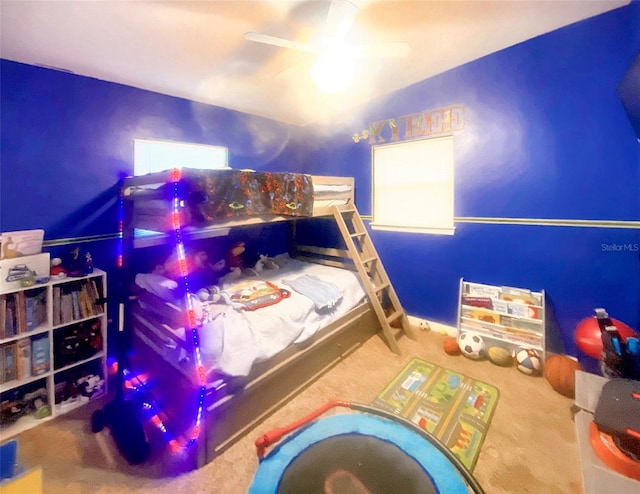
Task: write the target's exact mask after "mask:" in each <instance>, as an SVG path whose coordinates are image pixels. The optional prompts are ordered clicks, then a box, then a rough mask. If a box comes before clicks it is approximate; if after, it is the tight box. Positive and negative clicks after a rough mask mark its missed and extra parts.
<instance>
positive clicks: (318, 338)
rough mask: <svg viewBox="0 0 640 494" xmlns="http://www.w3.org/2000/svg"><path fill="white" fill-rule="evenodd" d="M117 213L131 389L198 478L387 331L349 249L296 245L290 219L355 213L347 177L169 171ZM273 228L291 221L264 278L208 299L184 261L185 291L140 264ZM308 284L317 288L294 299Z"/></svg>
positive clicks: (147, 181) (247, 277) (256, 275)
mask: <svg viewBox="0 0 640 494" xmlns="http://www.w3.org/2000/svg"><path fill="white" fill-rule="evenodd" d="M122 205H123V223H122V230H123V235H122V238H123V252H122V254H123V256H122V257H123V263H122V265H123V273H124V276H123V280H124V285H125V286H126V287H127V290H128V292H129V296H128V298H127V300H126V302H125V303H123V321H124V327H125V328H126V332H127V334H128V335H129V337H130V347H131V351H130V354H129V358H128V360H129V365H130V371H131V374H130V375H131V376H132V378H131V379H130V381H131V382H133V383H134V384H133V386H132V387H133V388H135V389H142V390H143V391H144V393H146V394H147V395H149V396H152V399H151V400H149V399H147V400H146V401H147V402H152V405H151V407H152V409H153V410H154V412H153V413H152V415H153V418H154V420H155V422H156V423H157V424H160V429H161V430H162V431H164V433H165V435H166V438H167V440H168V441H169V442H170V443H172V445H173V447H174V449H175V447H177V448H178V449H181V448H182V449H184V450H188V451H189V454H188V457H189V462H190V463H191V466H192V467H194V468H199V467H201V466H203V465H204V464H206V463H209V462H210V461H211V460H212V459H213V458H215V457H216V456H217V455H218V454H220V452H222V451H223V450H224V449H225V448H227V447H228V446H230V445H231V444H232V443H233V442H234V441H236V440H237V439H239V438H240V437H241V436H242V435H243V434H245V433H246V432H248V431H249V430H250V429H251V428H252V427H254V426H255V425H257V424H258V423H259V422H260V421H261V420H263V419H264V418H265V417H266V416H267V415H268V414H270V413H272V412H273V411H274V410H275V409H277V408H278V407H280V406H281V405H282V404H284V403H286V402H287V401H288V400H289V399H291V398H292V397H293V396H294V395H295V394H296V393H298V392H299V391H300V390H302V389H303V388H304V387H305V386H306V385H308V384H309V383H311V382H312V381H313V380H315V379H316V378H317V377H319V375H321V374H322V373H323V372H325V371H326V370H328V369H329V368H331V367H332V366H333V365H335V364H336V363H338V362H339V361H340V360H342V359H344V358H345V357H346V356H347V355H349V354H350V353H352V352H353V351H354V350H355V349H357V348H358V347H359V346H360V345H362V343H363V342H364V341H366V340H367V339H368V338H370V337H371V336H372V335H374V334H375V333H376V332H377V331H378V330H379V329H380V326H381V324H382V325H383V329H384V326H387V320H386V319H382V320H381V317H380V314H381V313H380V310H381V308H380V306H379V304H376V303H375V301H374V303H372V299H375V297H374V296H372V294H373V293H374V292H372V291H371V290H372V288H371V286H372V285H373V284H375V283H376V280H375V279H371V278H369V276H368V275H365V274H364V273H365V271H363V265H362V263H361V262H354V259H353V257H354V256H353V253H354V250H353V248H354V246H353V244H352V245H351V248H349V244H348V243H347V244H345V240H347V241H348V242H350V240H349V239H338V243H337V244H336V245H335V246H330V247H327V246H326V245H325V246H320V247H318V246H313V245H302V244H299V243H298V241H297V228H296V225H297V224H298V220H301V219H304V220H305V221H309V220H310V219H312V218H321V217H323V218H325V220H326V218H329V219H330V220H331V219H332V217H333V218H338V217H341V216H340V215H341V214H342V213H340V212H341V211H345V210H346V211H355V206H354V183H353V178H351V177H329V176H315V175H307V174H296V173H273V172H255V171H248V170H230V169H225V170H207V171H203V170H193V169H182V170H177V169H176V170H168V171H166V172H161V173H153V174H148V175H144V176H138V177H128V178H125V179H124V181H123V185H122ZM358 218H359V217H358ZM276 222H286V225H287V226H288V231H289V232H290V236H291V240H290V243H289V244H288V245H289V248H288V251H287V252H283V253H280V254H279V255H275V256H273V257H264V258H261V259H260V260H261V261H265V262H268V263H270V265H271V266H270V267H271V268H272V269H268V268H267V267H266V266H265V265H264V263H263V265H261V266H260V269H256V268H258V265H257V264H256V266H252V267H251V269H249V270H248V271H249V272H248V274H247V273H245V272H244V271H242V272H239V271H234V272H233V273H227V275H226V276H224V277H222V278H221V279H219V280H216V285H215V286H213V287H208V288H207V289H205V291H204V292H203V291H202V287H199V288H200V289H199V291H198V292H197V293H194V292H195V289H194V288H193V287H191V290H190V288H189V286H188V281H189V270H190V269H191V267H190V266H189V264H188V262H187V261H186V260H185V259H184V258H183V259H182V263H181V264H180V267H181V269H182V273H183V274H184V275H185V276H184V280H185V282H186V283H185V284H183V285H182V286H181V287H178V284H177V283H175V282H174V283H173V284H170V283H167V282H166V281H167V280H164V279H163V276H164V273H163V274H161V275H160V276H159V278H160V281H158V276H155V275H153V274H152V275H151V276H147V275H148V274H149V273H140V272H139V269H138V267H137V265H136V259H139V256H138V257H136V254H141V255H142V257H146V251H147V249H149V251H151V250H153V248H154V247H157V246H171V248H172V249H174V247H175V249H174V251H175V252H177V253H179V254H182V255H184V251H185V246H188V245H189V244H190V243H191V242H196V241H198V242H200V241H203V240H204V239H212V238H213V239H215V238H218V237H220V236H227V235H228V234H229V232H230V231H231V229H233V228H235V227H246V226H247V225H257V224H262V225H265V224H269V223H276ZM345 232H346V230H344V229H342V233H343V236H344V235H347V236H349V235H348V234H347V233H345ZM339 236H340V235H338V237H339ZM230 274H233V275H234V276H230ZM238 276H239V277H238ZM303 278H304V281H309V280H313V281H314V282H315V281H319V282H320V283H322V285H321V287H320V288H318V286H311V287H310V288H309V287H308V286H306V287H305V286H302V287H301V286H300V284H299V283H298V282H300V281H301V280H303ZM377 282H378V283H379V281H377ZM297 283H298V284H297ZM245 284H247V285H250V286H249V288H248V289H247V290H243V288H244V285H245ZM385 285H388V283H386V284H385ZM238 286H240V287H241V288H240V289H239V290H238V289H236V288H237V287H238ZM336 289H337V290H338V291H339V295H338V296H336V294H335V293H333V294H331V290H336ZM305 290H306V292H305ZM309 290H311V292H313V293H322V294H326V297H325V298H322V299H321V300H318V297H314V296H310V293H309ZM327 290H328V291H329V293H328V294H327V292H326V291H327ZM393 296H394V297H395V294H393ZM331 297H334V299H332V298H331ZM337 300H338V301H339V303H336V301H337ZM243 303H244V304H245V305H242V304H243ZM251 304H253V305H251ZM396 305H398V304H396ZM401 315H402V320H403V322H406V314H404V312H402V313H401ZM395 317H397V316H393V318H395ZM389 320H391V318H390V319H389ZM248 328H250V329H248ZM245 334H247V335H249V337H248V339H242V338H245V337H244V336H243V335H245ZM183 456H184V455H183Z"/></svg>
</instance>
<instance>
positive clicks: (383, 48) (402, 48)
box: [344, 42, 411, 58]
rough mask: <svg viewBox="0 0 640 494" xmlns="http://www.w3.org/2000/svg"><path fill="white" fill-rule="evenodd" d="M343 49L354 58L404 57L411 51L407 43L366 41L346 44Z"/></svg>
mask: <svg viewBox="0 0 640 494" xmlns="http://www.w3.org/2000/svg"><path fill="white" fill-rule="evenodd" d="M344 49H345V51H346V52H347V53H349V55H350V56H352V57H356V58H406V57H408V56H409V53H410V52H411V47H410V46H409V43H404V42H400V43H368V44H366V45H347V46H345V47H344Z"/></svg>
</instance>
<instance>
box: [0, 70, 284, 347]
mask: <svg viewBox="0 0 640 494" xmlns="http://www.w3.org/2000/svg"><path fill="white" fill-rule="evenodd" d="M0 64H1V65H0V76H1V86H2V94H1V107H0V108H1V111H2V129H1V143H2V145H1V149H0V231H14V230H25V229H35V228H43V229H44V230H45V243H46V245H47V247H48V248H47V249H46V250H47V251H49V252H51V255H52V256H60V257H63V256H65V255H66V254H67V253H68V252H69V251H70V249H71V248H72V246H76V245H77V246H79V247H80V248H81V249H82V250H83V252H84V251H85V250H88V251H89V252H91V254H92V257H93V259H94V263H95V266H96V267H99V268H101V269H104V270H105V271H107V273H108V275H109V289H110V300H111V302H112V303H111V304H110V307H109V311H110V314H112V315H113V316H114V317H115V314H117V312H116V310H115V303H117V301H118V296H117V294H118V290H117V287H118V286H119V283H120V281H121V277H120V276H119V272H118V269H117V268H116V266H117V264H116V262H117V254H118V252H119V241H118V236H117V234H118V231H119V229H118V221H119V208H118V193H119V190H118V182H119V180H120V179H121V178H122V177H124V176H127V175H131V174H133V152H134V151H133V150H134V139H135V138H140V139H167V140H175V141H186V142H192V143H201V144H212V145H224V146H227V147H228V148H229V150H230V162H231V165H232V166H235V167H238V168H244V167H254V168H259V167H261V166H263V165H264V163H267V162H269V161H270V160H271V159H272V157H273V156H274V155H277V154H278V153H279V152H280V151H281V149H282V147H283V146H284V145H285V144H286V143H287V140H288V136H289V130H288V129H287V128H286V127H284V126H281V125H278V124H276V123H274V122H272V121H268V120H265V119H261V118H258V117H253V116H249V115H243V114H240V113H237V112H232V111H228V110H225V109H221V108H216V107H212V106H209V105H203V104H198V103H194V102H192V101H188V100H184V99H180V98H173V97H169V96H164V95H160V94H156V93H152V92H149V91H142V90H139V89H135V88H131V87H127V86H123V85H119V84H112V83H108V82H104V81H99V80H96V79H90V78H86V77H79V76H76V75H73V74H68V73H65V72H60V71H54V70H50V69H45V68H40V67H34V66H30V65H24V64H20V63H15V62H11V61H7V60H1V61H0ZM253 128H260V129H265V130H264V131H263V132H262V133H261V134H260V135H258V136H257V137H256V135H255V133H254V132H253V131H252V129H253ZM114 326H115V325H114V324H112V325H111V327H110V330H111V333H113V331H114V330H113V327H114ZM112 341H114V340H112Z"/></svg>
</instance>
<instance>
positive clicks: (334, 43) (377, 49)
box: [244, 0, 410, 92]
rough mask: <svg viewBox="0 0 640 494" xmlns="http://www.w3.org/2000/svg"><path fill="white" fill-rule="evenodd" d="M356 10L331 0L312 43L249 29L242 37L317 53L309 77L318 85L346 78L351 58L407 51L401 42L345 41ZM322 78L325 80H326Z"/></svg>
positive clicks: (389, 55) (402, 55)
mask: <svg viewBox="0 0 640 494" xmlns="http://www.w3.org/2000/svg"><path fill="white" fill-rule="evenodd" d="M357 14H358V7H357V6H356V5H354V4H353V3H351V2H349V1H348V0H331V3H330V4H329V11H328V13H327V18H326V21H325V26H324V31H323V33H322V36H321V37H320V38H319V39H318V41H316V42H313V43H300V42H297V41H293V40H289V39H283V38H279V37H276V36H271V35H268V34H261V33H256V32H253V31H250V32H247V33H245V34H244V38H245V39H246V40H248V41H254V42H257V43H264V44H268V45H273V46H279V47H281V48H288V49H293V50H297V51H301V52H306V53H309V54H311V55H313V56H316V57H318V61H317V63H316V64H315V65H314V66H313V67H312V69H311V75H312V78H313V79H314V82H316V84H318V86H321V85H322V82H320V81H319V79H327V78H329V79H332V80H334V79H335V78H336V77H337V76H338V75H339V76H340V77H341V78H342V79H346V78H348V76H349V72H351V71H352V70H353V64H352V62H353V61H354V60H355V59H359V58H405V57H407V56H408V55H409V52H410V47H409V44H408V43H404V42H394V43H367V44H351V43H346V42H345V38H346V36H347V34H348V33H349V31H350V29H351V27H352V25H353V23H354V21H355V18H356V15H357ZM285 72H286V71H285ZM323 82H324V83H327V81H326V80H325V81H323ZM344 82H345V81H343V82H342V83H340V84H338V86H340V88H337V90H336V88H330V87H326V88H325V90H326V92H337V91H339V90H341V89H342V86H343V85H344ZM329 85H330V86H331V84H329Z"/></svg>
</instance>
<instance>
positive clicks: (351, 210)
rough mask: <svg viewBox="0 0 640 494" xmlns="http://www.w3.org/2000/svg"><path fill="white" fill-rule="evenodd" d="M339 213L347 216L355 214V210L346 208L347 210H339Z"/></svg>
mask: <svg viewBox="0 0 640 494" xmlns="http://www.w3.org/2000/svg"><path fill="white" fill-rule="evenodd" d="M340 212H341V213H342V214H345V213H347V214H353V213H355V212H356V210H355V209H353V208H348V209H341V210H340Z"/></svg>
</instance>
